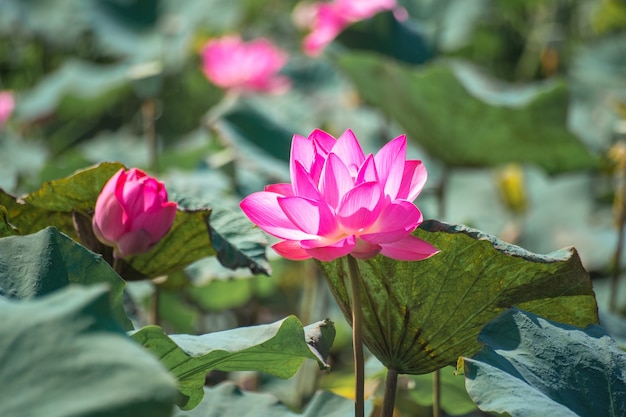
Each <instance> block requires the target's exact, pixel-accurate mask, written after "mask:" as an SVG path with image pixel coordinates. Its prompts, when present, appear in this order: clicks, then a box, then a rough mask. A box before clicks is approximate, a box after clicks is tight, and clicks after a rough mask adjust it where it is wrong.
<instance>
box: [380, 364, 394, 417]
mask: <svg viewBox="0 0 626 417" xmlns="http://www.w3.org/2000/svg"><path fill="white" fill-rule="evenodd" d="M397 388H398V371H396V370H395V369H387V380H386V381H385V397H384V398H383V414H382V417H393V408H394V406H395V404H396V390H397Z"/></svg>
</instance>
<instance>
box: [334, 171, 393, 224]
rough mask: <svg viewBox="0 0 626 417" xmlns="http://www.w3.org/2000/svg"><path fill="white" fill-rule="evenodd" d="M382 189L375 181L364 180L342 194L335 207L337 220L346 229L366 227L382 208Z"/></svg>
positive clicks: (374, 219) (372, 221) (373, 220)
mask: <svg viewBox="0 0 626 417" xmlns="http://www.w3.org/2000/svg"><path fill="white" fill-rule="evenodd" d="M382 197H383V195H382V190H381V189H380V184H378V183H376V182H364V183H363V184H359V185H357V186H356V187H354V188H353V189H352V190H350V191H348V192H347V193H346V195H344V197H343V199H342V200H341V202H340V203H339V207H338V208H337V220H339V222H340V223H341V224H342V225H343V226H344V227H345V228H346V229H348V230H352V231H354V232H357V231H359V230H363V229H367V228H368V227H370V226H371V225H372V224H373V223H374V222H375V221H376V219H377V218H378V215H379V214H380V212H381V209H382V202H383V199H382Z"/></svg>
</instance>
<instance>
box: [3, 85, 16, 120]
mask: <svg viewBox="0 0 626 417" xmlns="http://www.w3.org/2000/svg"><path fill="white" fill-rule="evenodd" d="M14 108H15V98H14V97H13V93H12V92H10V91H0V126H2V125H4V123H5V122H6V121H7V120H8V119H9V117H11V113H13V109H14Z"/></svg>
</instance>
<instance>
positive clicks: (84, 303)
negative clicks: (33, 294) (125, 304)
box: [0, 251, 177, 417]
mask: <svg viewBox="0 0 626 417" xmlns="http://www.w3.org/2000/svg"><path fill="white" fill-rule="evenodd" d="M0 253H4V252H3V251H0ZM108 299H109V295H108V294H107V291H106V288H105V287H104V286H94V287H89V288H84V287H70V288H67V289H64V290H61V291H58V292H55V293H54V294H51V295H48V296H46V297H43V298H40V299H36V300H30V301H15V300H8V299H5V298H3V297H0V316H1V317H2V324H0V362H1V363H2V366H0V380H2V381H4V383H3V387H2V390H0V414H1V415H3V416H46V417H66V416H76V417H93V416H98V417H105V416H106V417H108V416H110V417H114V416H115V417H131V416H132V417H134V416H154V417H167V416H170V415H171V410H172V408H173V405H174V403H175V401H176V395H177V392H176V385H175V381H174V380H173V378H172V377H171V376H170V375H168V373H167V372H166V371H165V369H163V367H162V366H161V365H160V364H159V363H158V361H156V360H155V359H154V357H152V356H151V355H150V354H148V353H147V352H146V351H145V350H143V349H142V348H140V347H139V346H137V344H136V343H134V342H133V341H131V340H130V339H129V338H128V337H127V336H126V335H125V334H124V332H123V331H122V329H121V328H120V327H119V325H118V323H117V321H116V319H115V317H114V316H113V315H112V314H111V310H110V308H109V304H108Z"/></svg>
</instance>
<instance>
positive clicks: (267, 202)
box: [239, 191, 315, 240]
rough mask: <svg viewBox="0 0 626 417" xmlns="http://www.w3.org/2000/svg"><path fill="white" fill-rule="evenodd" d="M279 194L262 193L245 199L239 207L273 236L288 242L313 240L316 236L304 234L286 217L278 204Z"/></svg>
mask: <svg viewBox="0 0 626 417" xmlns="http://www.w3.org/2000/svg"><path fill="white" fill-rule="evenodd" d="M279 197H281V198H284V197H283V196H281V195H279V194H274V193H269V192H266V191H260V192H257V193H253V194H250V195H249V196H247V197H246V198H244V199H243V200H242V201H241V203H239V206H240V207H241V210H243V212H244V214H245V215H246V216H248V218H249V219H250V220H251V221H252V223H254V224H256V225H257V226H259V227H260V228H261V229H262V230H264V231H266V232H267V233H269V234H270V235H272V236H276V237H278V238H281V239H287V240H302V239H313V238H315V236H313V235H310V234H308V233H304V232H303V231H302V230H300V229H299V228H298V226H296V225H295V224H293V222H292V221H291V220H290V219H289V217H287V215H285V213H284V212H283V210H282V208H281V207H280V205H279V204H278V198H279Z"/></svg>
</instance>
